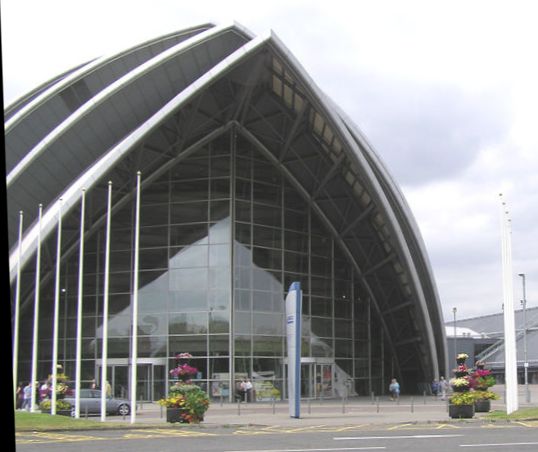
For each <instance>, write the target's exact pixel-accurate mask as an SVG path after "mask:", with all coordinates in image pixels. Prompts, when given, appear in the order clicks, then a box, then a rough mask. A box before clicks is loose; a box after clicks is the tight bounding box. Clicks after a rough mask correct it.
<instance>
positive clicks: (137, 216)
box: [131, 171, 141, 424]
mask: <svg viewBox="0 0 538 452" xmlns="http://www.w3.org/2000/svg"><path fill="white" fill-rule="evenodd" d="M140 178H141V173H140V171H138V172H137V173H136V211H135V243H134V248H135V249H134V268H133V325H132V343H133V345H132V348H131V349H132V357H131V424H134V423H135V421H136V378H137V375H136V371H137V369H136V366H137V360H138V254H139V249H138V248H139V239H140Z"/></svg>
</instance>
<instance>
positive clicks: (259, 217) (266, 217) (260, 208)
mask: <svg viewBox="0 0 538 452" xmlns="http://www.w3.org/2000/svg"><path fill="white" fill-rule="evenodd" d="M253 208H254V213H253V216H254V218H253V220H254V223H257V224H262V225H265V226H272V227H274V228H280V226H281V223H282V213H281V211H280V208H278V207H270V206H265V205H259V204H254V206H253Z"/></svg>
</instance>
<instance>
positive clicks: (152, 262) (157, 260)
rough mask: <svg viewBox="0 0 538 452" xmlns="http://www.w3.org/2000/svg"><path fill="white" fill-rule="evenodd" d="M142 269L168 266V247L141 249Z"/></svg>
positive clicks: (140, 260)
mask: <svg viewBox="0 0 538 452" xmlns="http://www.w3.org/2000/svg"><path fill="white" fill-rule="evenodd" d="M139 263H140V270H153V269H158V268H162V269H164V268H168V249H167V248H155V249H141V250H140V251H139Z"/></svg>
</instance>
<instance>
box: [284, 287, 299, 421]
mask: <svg viewBox="0 0 538 452" xmlns="http://www.w3.org/2000/svg"><path fill="white" fill-rule="evenodd" d="M301 298H302V297H301V283H299V282H293V283H291V285H290V288H289V291H288V296H287V297H286V339H287V348H288V404H289V411H290V417H295V418H299V417H300V416H301V320H302V317H301V305H302V301H301Z"/></svg>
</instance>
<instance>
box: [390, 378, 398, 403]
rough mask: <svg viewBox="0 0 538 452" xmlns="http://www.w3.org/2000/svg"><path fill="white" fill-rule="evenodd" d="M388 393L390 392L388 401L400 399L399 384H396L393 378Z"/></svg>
mask: <svg viewBox="0 0 538 452" xmlns="http://www.w3.org/2000/svg"><path fill="white" fill-rule="evenodd" d="M389 391H390V400H398V398H399V397H400V383H398V381H397V380H396V378H393V379H392V380H391V381H390V385H389Z"/></svg>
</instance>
